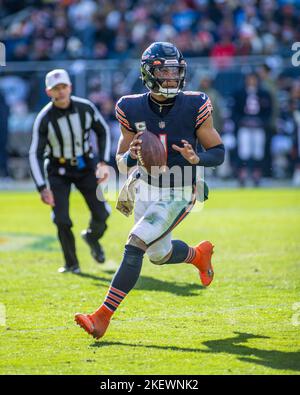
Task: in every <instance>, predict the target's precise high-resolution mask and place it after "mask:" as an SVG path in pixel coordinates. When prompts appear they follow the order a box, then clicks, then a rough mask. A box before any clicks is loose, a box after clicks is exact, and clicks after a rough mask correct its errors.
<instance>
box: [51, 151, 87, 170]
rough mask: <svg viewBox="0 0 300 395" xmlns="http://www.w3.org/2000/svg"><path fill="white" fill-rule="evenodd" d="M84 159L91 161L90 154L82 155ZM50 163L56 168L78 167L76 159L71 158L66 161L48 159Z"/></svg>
mask: <svg viewBox="0 0 300 395" xmlns="http://www.w3.org/2000/svg"><path fill="white" fill-rule="evenodd" d="M82 156H83V157H84V159H92V158H93V157H92V156H91V154H85V155H82ZM49 160H50V163H51V164H54V165H58V166H72V167H77V166H78V159H77V158H76V157H75V158H71V159H66V158H54V157H53V158H49Z"/></svg>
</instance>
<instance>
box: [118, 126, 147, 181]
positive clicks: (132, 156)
mask: <svg viewBox="0 0 300 395" xmlns="http://www.w3.org/2000/svg"><path fill="white" fill-rule="evenodd" d="M120 127H121V136H120V139H119V143H118V149H117V154H116V162H117V165H118V169H119V171H120V173H124V174H127V172H128V169H129V168H130V167H133V166H135V165H136V164H137V153H138V150H139V149H140V148H141V143H142V141H141V140H140V139H139V136H140V135H141V134H142V133H143V132H138V133H133V132H130V131H129V130H127V129H126V128H125V127H124V126H122V125H120Z"/></svg>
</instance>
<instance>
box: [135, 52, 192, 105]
mask: <svg viewBox="0 0 300 395" xmlns="http://www.w3.org/2000/svg"><path fill="white" fill-rule="evenodd" d="M185 75H186V63H185V61H184V60H181V61H180V63H178V61H177V60H171V59H170V60H154V61H152V62H151V63H150V62H149V63H148V62H146V63H145V64H144V65H143V67H142V80H143V83H144V84H145V85H146V86H147V88H148V89H149V90H150V91H151V92H152V93H154V94H156V95H160V96H164V97H166V98H172V97H175V96H176V95H177V94H178V92H179V91H180V90H181V89H182V88H183V86H184V81H185Z"/></svg>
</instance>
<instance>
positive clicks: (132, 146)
mask: <svg viewBox="0 0 300 395" xmlns="http://www.w3.org/2000/svg"><path fill="white" fill-rule="evenodd" d="M185 76H186V62H185V60H184V58H183V56H182V54H181V52H180V51H179V50H178V49H177V48H176V47H175V46H174V45H173V44H171V43H165V42H155V43H153V44H151V45H150V46H149V47H148V48H147V49H146V50H145V52H144V53H143V55H142V59H141V77H142V81H143V83H144V84H145V86H146V87H147V88H148V90H149V91H150V92H147V93H145V94H140V95H130V96H124V97H122V98H121V99H120V100H119V101H118V103H117V105H116V117H117V119H118V120H119V122H120V125H121V132H122V133H121V137H120V140H119V146H118V151H117V156H116V160H117V164H118V168H119V170H120V171H121V172H125V171H126V170H128V168H131V167H133V166H136V164H137V158H138V154H139V150H140V149H141V143H142V141H141V139H140V136H141V134H142V133H143V130H146V129H147V130H149V131H151V132H152V133H154V134H155V135H157V136H158V137H159V138H160V139H161V142H162V143H163V145H164V147H165V149H166V155H167V166H168V168H169V169H172V168H173V167H176V168H177V170H179V171H177V172H175V173H176V174H175V175H174V174H173V175H174V177H173V178H172V180H171V181H170V179H168V182H166V183H165V180H164V178H166V174H167V173H168V172H167V173H164V174H160V176H159V177H158V178H155V179H154V178H153V177H151V176H149V175H148V174H145V173H144V172H143V170H142V169H141V168H140V166H138V171H139V173H138V175H139V178H137V175H136V176H135V179H138V183H139V189H140V191H141V190H142V191H143V190H145V189H147V187H149V184H150V185H151V192H152V193H151V199H150V200H149V201H147V200H143V199H140V200H137V201H136V204H135V208H134V216H135V225H134V227H133V228H132V230H131V232H130V234H129V237H128V240H127V243H126V245H125V251H124V256H123V260H122V262H121V265H120V267H119V269H118V270H117V272H116V274H115V276H114V278H113V280H112V282H111V285H110V287H109V290H108V293H107V295H106V297H105V300H104V302H103V304H102V305H101V306H100V307H99V308H98V309H97V310H96V311H95V312H94V313H92V314H80V313H77V314H76V315H75V321H76V322H77V324H79V325H80V326H81V327H82V328H83V329H84V330H85V331H86V332H88V333H89V334H91V335H92V336H93V337H95V338H97V339H98V338H100V337H102V336H103V335H104V333H105V331H106V329H107V327H108V325H109V323H110V319H111V317H112V315H113V314H114V312H115V311H116V309H117V308H118V306H119V304H120V303H121V302H122V300H123V299H124V298H125V297H126V296H127V294H128V293H129V292H130V290H131V289H132V288H133V287H134V286H135V284H136V282H137V280H138V277H139V274H140V271H141V267H142V261H143V256H144V254H145V253H146V254H147V255H148V257H149V259H150V260H151V262H153V263H154V264H157V265H164V264H175V263H183V262H185V263H186V264H192V265H194V266H195V267H196V268H197V269H198V271H199V275H200V280H201V283H202V284H203V285H204V286H208V285H209V284H210V283H211V282H212V280H213V276H214V272H213V267H212V263H211V257H212V254H213V245H212V243H211V242H209V241H202V242H201V243H199V244H198V245H197V246H195V247H191V246H189V245H188V244H187V243H185V242H184V241H182V240H172V237H171V231H172V230H173V229H174V228H175V226H177V225H178V224H179V223H180V222H181V221H182V220H183V219H184V218H185V217H186V216H187V214H188V213H189V212H190V211H191V209H192V207H193V205H194V203H195V196H196V191H195V183H196V170H197V167H198V166H218V165H220V164H222V163H223V160H224V146H223V144H222V141H221V138H220V136H219V134H218V132H217V131H216V130H215V129H214V126H213V120H212V115H211V114H212V106H211V103H210V100H209V98H208V97H207V95H206V94H205V93H203V92H185V91H182V88H183V86H184V82H185ZM198 142H199V144H201V146H202V147H203V148H204V150H203V152H201V153H200V154H198V153H197V143H198ZM186 169H188V170H191V171H190V172H188V174H190V175H191V176H189V177H185V172H184V170H186ZM180 170H182V171H180ZM167 175H168V174H167ZM130 177H131V176H130Z"/></svg>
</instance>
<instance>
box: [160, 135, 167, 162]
mask: <svg viewBox="0 0 300 395" xmlns="http://www.w3.org/2000/svg"><path fill="white" fill-rule="evenodd" d="M159 139H160V141H161V143H162V145H163V146H164V149H165V152H166V158H168V145H167V135H166V134H159Z"/></svg>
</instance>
